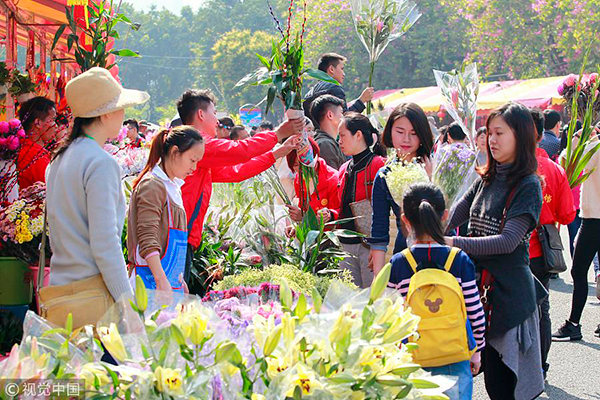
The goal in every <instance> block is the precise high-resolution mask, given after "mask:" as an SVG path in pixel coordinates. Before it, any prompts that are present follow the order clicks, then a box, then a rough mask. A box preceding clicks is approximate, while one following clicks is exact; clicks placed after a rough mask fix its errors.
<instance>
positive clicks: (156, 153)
mask: <svg viewBox="0 0 600 400" xmlns="http://www.w3.org/2000/svg"><path fill="white" fill-rule="evenodd" d="M203 142H204V139H202V135H200V132H198V130H197V129H196V128H194V127H193V126H190V125H181V126H177V127H175V128H171V129H166V128H163V129H161V130H160V131H159V132H158V133H157V134H156V136H154V138H153V139H152V146H151V147H150V155H149V156H148V163H147V164H146V166H145V167H144V169H143V170H142V172H140V174H139V175H138V177H137V178H135V181H134V182H133V188H134V189H135V187H136V186H137V185H138V183H140V181H141V180H142V178H143V177H144V175H146V174H147V173H148V172H150V171H152V168H154V166H155V165H157V164H158V163H159V162H160V161H161V160H164V159H165V158H167V157H168V156H169V154H170V152H171V149H172V148H173V146H177V151H178V152H179V153H185V152H186V151H188V150H189V149H190V148H191V147H192V146H194V145H195V144H197V143H203Z"/></svg>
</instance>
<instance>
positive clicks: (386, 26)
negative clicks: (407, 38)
mask: <svg viewBox="0 0 600 400" xmlns="http://www.w3.org/2000/svg"><path fill="white" fill-rule="evenodd" d="M350 8H351V10H352V18H353V21H354V28H355V29H356V33H357V34H358V37H359V39H360V41H361V43H362V44H363V45H364V46H365V48H366V49H367V52H368V53H369V64H370V72H369V86H372V83H373V72H374V70H375V63H376V62H377V60H379V56H381V53H383V51H384V50H385V48H386V47H387V46H388V44H390V42H392V41H394V40H396V39H398V38H399V37H401V36H402V35H404V34H405V33H406V32H407V31H408V30H409V29H410V27H411V26H413V24H414V23H415V22H417V20H418V19H419V17H421V13H420V12H419V10H418V9H417V5H416V4H415V3H414V2H412V1H410V0H351V1H350ZM370 113H371V103H370V102H369V104H367V114H370Z"/></svg>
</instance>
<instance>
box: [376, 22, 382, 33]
mask: <svg viewBox="0 0 600 400" xmlns="http://www.w3.org/2000/svg"><path fill="white" fill-rule="evenodd" d="M382 29H383V21H382V20H380V19H378V20H377V32H381V30H382Z"/></svg>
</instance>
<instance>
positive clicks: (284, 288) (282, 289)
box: [279, 278, 292, 309]
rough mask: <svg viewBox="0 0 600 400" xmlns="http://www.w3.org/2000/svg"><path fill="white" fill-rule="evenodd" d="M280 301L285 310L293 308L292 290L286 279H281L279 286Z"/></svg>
mask: <svg viewBox="0 0 600 400" xmlns="http://www.w3.org/2000/svg"><path fill="white" fill-rule="evenodd" d="M279 299H280V301H281V305H282V306H283V307H284V308H287V309H290V308H291V307H292V290H291V289H290V287H289V285H288V282H287V279H285V278H281V284H280V285H279Z"/></svg>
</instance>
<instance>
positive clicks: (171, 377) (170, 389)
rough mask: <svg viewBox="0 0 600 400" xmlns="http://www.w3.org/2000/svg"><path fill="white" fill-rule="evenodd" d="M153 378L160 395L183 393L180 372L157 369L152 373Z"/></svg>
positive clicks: (169, 369)
mask: <svg viewBox="0 0 600 400" xmlns="http://www.w3.org/2000/svg"><path fill="white" fill-rule="evenodd" d="M154 378H155V379H156V389H158V391H159V392H161V393H167V394H168V393H174V394H182V393H183V379H182V377H181V370H180V369H179V368H177V369H171V368H163V367H157V368H156V370H155V371H154Z"/></svg>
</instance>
